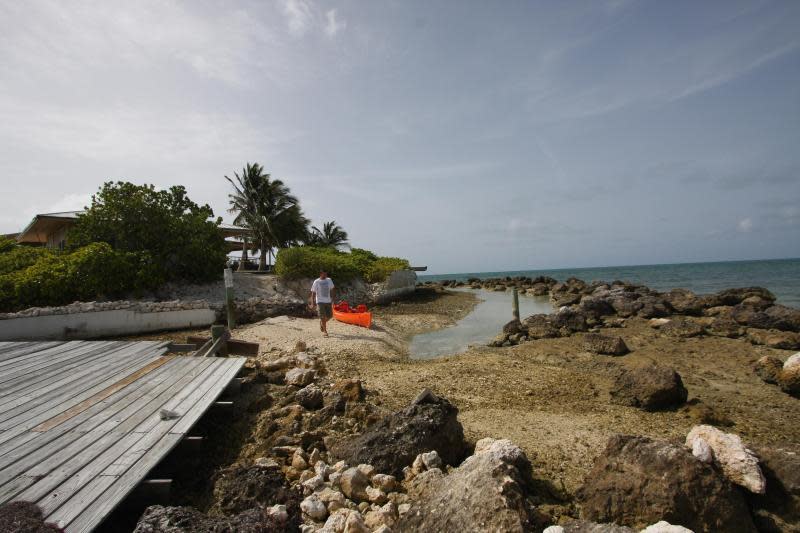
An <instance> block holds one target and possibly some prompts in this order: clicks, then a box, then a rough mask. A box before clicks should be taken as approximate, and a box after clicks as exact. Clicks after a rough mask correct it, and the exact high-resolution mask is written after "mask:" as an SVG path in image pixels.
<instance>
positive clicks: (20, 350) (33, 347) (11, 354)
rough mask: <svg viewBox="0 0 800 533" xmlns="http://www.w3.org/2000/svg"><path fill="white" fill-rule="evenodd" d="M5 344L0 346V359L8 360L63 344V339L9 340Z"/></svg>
mask: <svg viewBox="0 0 800 533" xmlns="http://www.w3.org/2000/svg"><path fill="white" fill-rule="evenodd" d="M6 344H7V345H6V346H0V361H8V360H10V359H16V358H18V357H24V356H26V355H30V354H33V353H35V352H39V351H42V350H46V349H48V348H54V347H56V346H60V345H62V344H64V341H52V342H9V343H6ZM12 345H14V346H12Z"/></svg>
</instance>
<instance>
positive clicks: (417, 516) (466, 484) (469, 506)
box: [396, 439, 541, 532]
mask: <svg viewBox="0 0 800 533" xmlns="http://www.w3.org/2000/svg"><path fill="white" fill-rule="evenodd" d="M475 450H476V451H475V454H474V455H472V456H470V457H468V458H467V459H466V460H465V461H464V462H463V463H462V464H461V465H460V466H459V467H458V468H455V469H453V470H452V471H451V472H450V473H449V474H448V475H446V476H445V475H442V473H441V471H440V470H438V469H433V470H429V471H427V472H425V473H424V474H422V475H420V476H418V477H416V478H414V480H413V481H412V482H411V484H410V486H409V494H410V495H411V496H412V498H413V499H412V501H413V502H414V503H413V504H412V506H411V508H410V509H409V510H408V512H406V513H405V514H403V515H402V516H401V517H400V518H399V520H398V522H397V528H396V530H397V531H419V532H423V531H424V532H428V531H464V532H466V531H503V532H523V531H530V530H533V529H534V527H536V525H537V524H535V520H534V509H533V504H532V502H531V501H530V500H529V498H528V497H527V496H526V490H530V487H531V483H532V480H531V478H530V469H531V465H530V462H529V461H528V458H527V457H526V456H525V453H524V452H523V451H522V450H521V449H520V448H519V447H517V446H515V445H514V444H513V443H511V442H510V441H508V440H494V439H483V440H481V441H479V442H478V444H477V445H476V448H475ZM539 527H541V526H539Z"/></svg>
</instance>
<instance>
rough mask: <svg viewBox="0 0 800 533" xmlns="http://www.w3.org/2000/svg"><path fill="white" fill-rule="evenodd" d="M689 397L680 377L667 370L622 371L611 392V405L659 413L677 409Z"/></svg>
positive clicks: (660, 367)
mask: <svg viewBox="0 0 800 533" xmlns="http://www.w3.org/2000/svg"><path fill="white" fill-rule="evenodd" d="M687 397H688V391H687V390H686V387H684V386H683V380H681V376H680V374H678V373H677V372H675V370H673V369H672V368H669V367H665V366H656V365H654V366H644V367H636V368H633V369H629V370H623V371H622V373H621V374H620V375H619V376H617V378H616V379H615V380H614V384H613V386H612V388H611V403H615V404H617V405H627V406H630V407H638V408H640V409H644V410H645V411H657V410H661V409H668V408H671V407H676V406H679V405H681V404H683V403H684V402H686V398H687Z"/></svg>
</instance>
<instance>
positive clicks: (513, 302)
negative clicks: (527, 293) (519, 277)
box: [511, 287, 519, 320]
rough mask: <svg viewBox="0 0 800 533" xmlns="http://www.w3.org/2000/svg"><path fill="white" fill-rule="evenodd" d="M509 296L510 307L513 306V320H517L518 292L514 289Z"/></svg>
mask: <svg viewBox="0 0 800 533" xmlns="http://www.w3.org/2000/svg"><path fill="white" fill-rule="evenodd" d="M511 296H512V298H513V301H512V304H511V305H512V306H513V313H514V318H516V319H517V320H519V291H517V288H516V287H514V288H513V289H512V290H511Z"/></svg>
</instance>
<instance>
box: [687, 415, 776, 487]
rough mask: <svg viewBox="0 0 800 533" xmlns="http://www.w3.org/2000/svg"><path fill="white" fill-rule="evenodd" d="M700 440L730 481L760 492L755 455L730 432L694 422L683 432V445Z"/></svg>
mask: <svg viewBox="0 0 800 533" xmlns="http://www.w3.org/2000/svg"><path fill="white" fill-rule="evenodd" d="M696 440H702V441H704V442H705V443H706V444H708V446H709V447H710V448H711V449H712V450H713V452H714V462H715V463H716V464H717V465H719V466H720V468H721V469H722V472H723V473H724V474H725V477H727V478H728V479H729V480H731V482H733V483H736V484H737V485H740V486H742V487H744V488H746V489H747V490H749V491H750V492H753V493H755V494H764V492H765V491H766V480H765V479H764V474H763V473H762V472H761V469H760V468H759V467H758V458H757V457H756V456H755V454H754V453H753V452H751V451H750V450H748V449H747V448H746V447H745V445H744V444H743V443H742V439H740V438H739V436H738V435H734V434H733V433H725V432H723V431H720V430H719V429H717V428H715V427H714V426H708V425H701V426H695V427H693V428H692V430H691V431H690V432H689V434H688V435H687V436H686V446H688V447H690V448H692V447H693V445H694V443H695V441H696Z"/></svg>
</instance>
